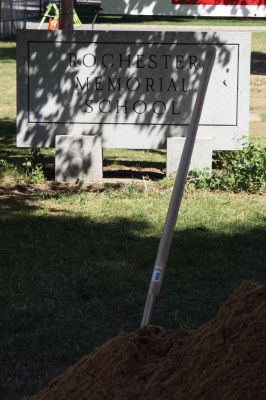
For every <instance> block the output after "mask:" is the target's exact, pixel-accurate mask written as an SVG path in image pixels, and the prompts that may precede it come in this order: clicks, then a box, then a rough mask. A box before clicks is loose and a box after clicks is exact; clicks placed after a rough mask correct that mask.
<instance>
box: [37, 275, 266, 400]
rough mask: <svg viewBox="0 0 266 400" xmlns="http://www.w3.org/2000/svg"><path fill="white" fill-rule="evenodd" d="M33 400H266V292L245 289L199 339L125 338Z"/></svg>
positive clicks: (151, 332) (147, 331)
mask: <svg viewBox="0 0 266 400" xmlns="http://www.w3.org/2000/svg"><path fill="white" fill-rule="evenodd" d="M30 399H31V400H133V399H134V400H136V399H138V400H144V399H145V400H265V399H266V286H262V285H259V284H256V283H253V282H246V283H243V284H242V285H241V287H240V289H239V290H238V291H236V292H235V293H234V294H233V295H232V296H231V297H230V298H229V300H228V301H227V302H226V303H225V304H224V305H223V307H222V308H221V309H220V311H219V312H218V314H217V317H216V318H215V319H214V320H212V321H210V322H208V323H207V324H205V325H203V326H202V327H201V328H199V329H198V330H196V331H188V330H177V331H173V330H168V329H166V328H163V327H159V326H148V327H145V328H142V329H139V330H137V331H135V332H132V333H129V334H121V335H119V336H117V337H115V338H113V339H111V340H110V341H108V342H107V343H106V344H104V345H103V346H102V347H100V348H98V349H96V350H95V351H94V352H92V353H91V354H89V355H88V356H86V357H84V358H82V359H81V360H80V361H79V362H77V363H76V364H75V365H73V366H71V367H70V368H68V369H67V370H66V371H65V372H64V373H63V374H62V375H61V376H59V377H58V378H56V379H54V380H53V381H52V382H51V383H50V384H49V386H48V387H47V388H46V389H44V390H42V391H41V392H40V393H39V394H37V395H35V396H33V397H31V398H30Z"/></svg>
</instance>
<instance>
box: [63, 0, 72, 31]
mask: <svg viewBox="0 0 266 400" xmlns="http://www.w3.org/2000/svg"><path fill="white" fill-rule="evenodd" d="M73 10H74V5H73V0H61V15H60V17H61V18H60V29H62V30H64V31H73V29H74V25H73Z"/></svg>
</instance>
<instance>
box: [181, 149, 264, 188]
mask: <svg viewBox="0 0 266 400" xmlns="http://www.w3.org/2000/svg"><path fill="white" fill-rule="evenodd" d="M214 163H215V167H216V168H217V169H214V170H213V172H212V173H211V172H210V171H209V170H201V171H200V170H193V171H192V172H191V173H190V174H189V177H188V187H193V188H200V189H207V190H232V191H234V192H240V191H246V192H250V193H255V192H258V191H264V190H265V188H266V149H264V148H262V147H261V146H254V145H252V144H247V145H245V146H244V148H243V150H237V151H217V152H216V153H215V161H214Z"/></svg>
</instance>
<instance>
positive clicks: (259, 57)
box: [250, 51, 266, 75]
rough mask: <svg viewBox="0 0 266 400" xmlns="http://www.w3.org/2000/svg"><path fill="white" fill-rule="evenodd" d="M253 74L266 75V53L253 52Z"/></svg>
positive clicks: (251, 71)
mask: <svg viewBox="0 0 266 400" xmlns="http://www.w3.org/2000/svg"><path fill="white" fill-rule="evenodd" d="M250 73H251V74H255V75H266V53H259V52H256V51H253V52H252V53H251V70H250Z"/></svg>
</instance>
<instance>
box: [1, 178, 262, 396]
mask: <svg viewBox="0 0 266 400" xmlns="http://www.w3.org/2000/svg"><path fill="white" fill-rule="evenodd" d="M159 189H160V188H159V187H158V186H155V187H154V186H152V185H151V186H149V185H148V187H147V188H146V189H141V188H138V187H137V186H136V185H132V184H131V185H129V186H125V187H122V188H120V189H111V188H110V189H106V190H104V191H102V192H99V191H98V192H97V191H96V192H88V193H87V192H77V193H72V194H69V193H64V191H56V190H55V191H52V190H48V191H47V192H45V191H44V190H43V189H42V190H41V191H40V192H39V193H38V189H35V192H32V191H31V190H30V189H29V188H28V190H27V189H26V188H25V187H24V188H23V187H21V188H18V187H16V188H14V189H13V190H12V189H11V188H8V189H6V190H5V191H4V190H3V189H2V190H3V191H2V193H1V209H0V218H1V223H0V232H1V248H0V260H1V261H0V263H1V269H0V288H1V290H0V298H1V309H0V320H1V326H2V328H1V330H0V346H1V351H0V354H1V356H0V360H1V361H0V362H1V371H2V372H1V377H0V398H1V400H16V399H21V398H22V396H23V395H29V394H30V393H34V392H36V391H37V390H38V389H39V388H40V387H42V386H43V385H44V384H46V383H47V381H48V380H49V379H50V378H51V377H53V376H54V375H56V374H58V373H59V372H61V371H62V370H63V369H64V368H65V367H66V366H68V365H70V364H71V363H72V362H74V361H75V360H77V359H79V358H80V357H81V356H82V355H83V354H84V353H88V352H89V351H90V350H92V349H93V348H95V346H97V345H99V344H101V343H103V342H104V341H105V340H106V339H108V338H110V337H112V336H113V335H116V334H118V333H119V332H121V331H128V330H132V329H135V328H137V327H138V326H139V323H140V320H141V316H142V312H143V307H144V303H145V297H146V293H147V289H148V284H149V279H150V275H151V270H152V266H153V262H154V259H155V255H156V251H157V246H158V242H159V238H160V232H161V229H162V224H163V221H164V217H165V213H166V209H167V204H168V200H169V190H162V189H161V190H159ZM265 215H266V205H265V196H260V195H256V196H255V195H253V196H250V195H244V194H243V195H234V194H228V193H215V194H212V193H207V192H195V193H188V194H187V195H186V196H185V199H184V201H183V203H182V208H181V213H180V218H179V222H178V225H177V229H176V232H175V235H174V240H173V245H172V251H171V255H170V259H169V263H168V270H167V273H166V278H165V283H164V286H163V290H162V295H161V297H160V299H159V301H158V303H157V308H156V313H155V318H154V320H153V322H154V323H156V324H161V325H165V326H168V327H173V328H175V327H180V326H181V327H196V326H198V325H199V324H201V323H202V322H204V321H206V320H208V319H209V318H211V317H213V316H214V314H215V312H216V311H217V309H218V307H219V306H220V305H221V304H222V302H223V301H224V300H225V298H226V297H227V295H228V294H229V293H230V292H232V291H233V290H234V289H235V288H237V287H238V285H239V284H240V282H241V281H243V280H256V281H259V282H264V283H266V270H265V263H264V262H265V256H266V254H265V252H266V248H265V243H264V239H265Z"/></svg>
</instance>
